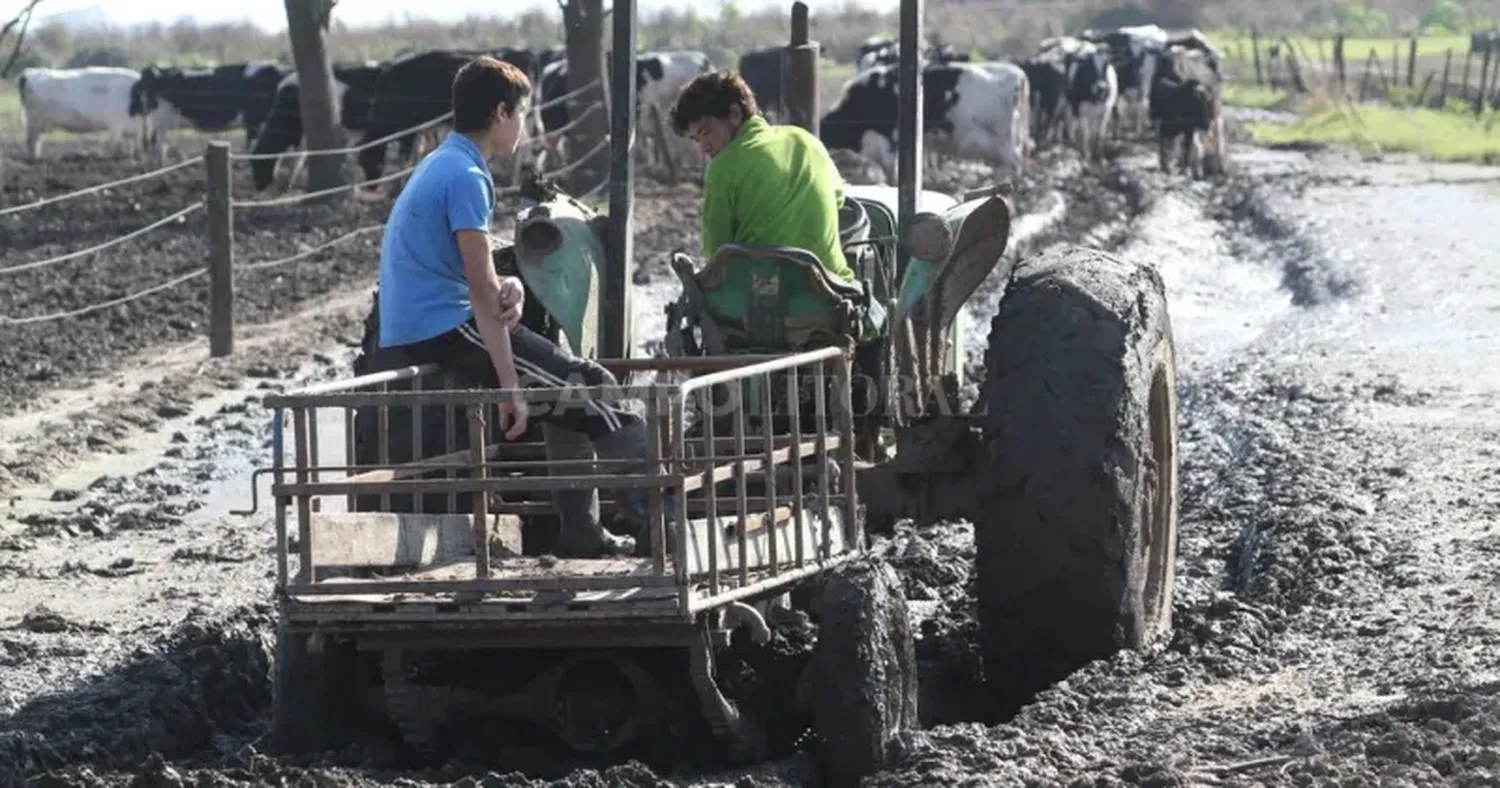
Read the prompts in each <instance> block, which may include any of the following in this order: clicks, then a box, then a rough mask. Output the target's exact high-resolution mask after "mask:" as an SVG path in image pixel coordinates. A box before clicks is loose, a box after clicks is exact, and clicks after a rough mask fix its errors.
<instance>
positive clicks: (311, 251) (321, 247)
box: [234, 223, 385, 271]
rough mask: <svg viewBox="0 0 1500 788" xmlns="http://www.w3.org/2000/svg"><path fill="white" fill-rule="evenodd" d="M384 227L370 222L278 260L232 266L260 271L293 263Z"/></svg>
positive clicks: (242, 269) (241, 269)
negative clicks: (368, 224) (367, 224)
mask: <svg viewBox="0 0 1500 788" xmlns="http://www.w3.org/2000/svg"><path fill="white" fill-rule="evenodd" d="M384 228H385V224H384V223H382V224H372V225H370V226H368V227H361V228H359V229H358V230H351V231H349V232H347V233H344V234H343V235H341V236H339V237H337V238H335V239H333V240H332V241H327V242H325V243H322V244H319V245H317V246H314V247H313V248H311V249H308V250H305V251H301V252H298V253H296V254H294V255H292V256H290V257H283V258H281V259H279V260H261V261H259V262H254V263H246V264H244V265H237V266H235V267H234V270H235V271H260V270H264V269H266V268H275V267H277V266H281V265H287V264H288V263H295V262H297V261H298V260H302V259H305V258H308V257H312V256H313V255H315V254H317V253H318V252H321V251H323V250H324V249H328V248H329V247H332V246H337V245H339V244H341V243H343V242H345V241H347V240H349V239H351V238H356V237H358V236H361V235H364V234H365V233H370V232H374V231H376V230H381V229H384Z"/></svg>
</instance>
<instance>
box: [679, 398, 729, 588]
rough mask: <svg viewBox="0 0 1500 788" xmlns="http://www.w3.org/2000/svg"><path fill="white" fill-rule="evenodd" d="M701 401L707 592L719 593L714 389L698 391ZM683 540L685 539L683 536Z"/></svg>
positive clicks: (718, 529) (718, 530) (719, 531)
mask: <svg viewBox="0 0 1500 788" xmlns="http://www.w3.org/2000/svg"><path fill="white" fill-rule="evenodd" d="M699 396H701V397H702V399H703V445H704V447H705V448H704V456H706V457H708V469H707V470H705V471H704V472H703V492H704V495H705V496H706V497H707V498H708V592H709V593H710V594H718V593H719V550H720V549H721V548H720V547H719V534H720V533H722V531H721V530H720V528H719V491H718V485H716V484H714V470H715V469H716V468H717V467H718V464H719V463H718V461H717V454H718V453H717V451H715V449H716V448H717V446H716V445H715V444H716V443H717V441H715V440H714V415H715V414H714V387H713V386H707V387H705V388H703V389H700V390H699ZM684 538H686V537H685V536H684Z"/></svg>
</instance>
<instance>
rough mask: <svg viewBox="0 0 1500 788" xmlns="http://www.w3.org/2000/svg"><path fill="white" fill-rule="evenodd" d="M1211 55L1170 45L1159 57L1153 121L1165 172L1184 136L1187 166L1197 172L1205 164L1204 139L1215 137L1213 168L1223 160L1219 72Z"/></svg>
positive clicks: (1153, 98)
mask: <svg viewBox="0 0 1500 788" xmlns="http://www.w3.org/2000/svg"><path fill="white" fill-rule="evenodd" d="M1209 61H1210V57H1209V56H1208V55H1206V54H1204V53H1203V52H1200V51H1198V50H1196V49H1188V48H1185V47H1172V48H1171V49H1168V50H1167V51H1165V52H1162V53H1161V54H1160V55H1159V56H1158V57H1157V66H1156V76H1155V79H1154V80H1153V82H1152V83H1151V120H1152V122H1153V123H1155V124H1156V134H1157V144H1158V156H1159V158H1160V162H1161V168H1162V171H1163V172H1166V171H1170V169H1171V167H1170V166H1169V165H1170V154H1171V149H1172V144H1173V142H1174V141H1175V140H1176V139H1177V138H1179V137H1181V138H1182V162H1183V167H1184V169H1187V168H1188V167H1191V168H1192V170H1193V174H1194V176H1196V177H1201V176H1202V174H1203V172H1204V169H1205V164H1206V162H1205V160H1204V156H1203V138H1202V137H1201V136H1199V135H1200V134H1203V135H1208V136H1210V137H1212V139H1213V143H1214V151H1213V153H1214V156H1213V157H1212V160H1213V162H1214V163H1213V165H1212V169H1214V170H1215V171H1217V170H1218V168H1219V167H1220V166H1222V163H1223V155H1224V127H1223V117H1222V115H1221V114H1220V110H1221V105H1222V99H1221V95H1220V88H1219V74H1218V72H1217V71H1215V70H1214V69H1213V67H1212V66H1211V65H1210V62H1209Z"/></svg>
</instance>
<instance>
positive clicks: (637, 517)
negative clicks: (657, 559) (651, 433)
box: [594, 419, 675, 557]
mask: <svg viewBox="0 0 1500 788" xmlns="http://www.w3.org/2000/svg"><path fill="white" fill-rule="evenodd" d="M594 448H595V449H597V450H598V452H599V459H601V460H624V461H625V462H622V463H615V464H612V465H607V466H604V470H605V471H606V472H609V473H615V474H630V475H635V474H641V473H645V472H646V453H647V451H648V450H649V449H650V446H649V444H648V441H647V434H646V424H645V422H643V421H641V420H640V419H631V420H629V421H626V422H625V423H624V424H623V425H621V426H620V428H619V429H618V430H615V431H614V432H611V433H610V434H608V435H606V436H604V437H603V438H599V439H596V440H595V441H594ZM615 500H617V501H619V502H620V517H621V519H622V520H624V522H625V530H628V531H629V532H630V533H633V534H635V554H636V555H637V556H640V557H646V556H649V555H651V530H650V522H651V488H649V487H627V488H621V489H618V490H616V491H615ZM673 500H674V499H673V496H671V495H670V494H663V495H662V510H663V512H664V513H665V514H666V520H667V523H668V526H669V527H670V525H671V523H672V522H673V521H674V520H675V518H674V517H673V516H672V513H673Z"/></svg>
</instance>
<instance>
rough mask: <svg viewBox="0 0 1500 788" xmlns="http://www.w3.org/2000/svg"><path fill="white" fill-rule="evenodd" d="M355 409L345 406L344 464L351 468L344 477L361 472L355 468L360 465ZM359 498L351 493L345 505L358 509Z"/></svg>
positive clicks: (353, 509)
mask: <svg viewBox="0 0 1500 788" xmlns="http://www.w3.org/2000/svg"><path fill="white" fill-rule="evenodd" d="M355 411H356V409H355V408H344V464H345V465H347V466H349V470H348V471H347V472H345V473H344V478H346V479H347V478H349V477H350V476H354V475H356V474H358V473H359V471H358V470H355V469H356V468H358V467H359V462H358V459H359V457H358V455H359V448H358V444H357V443H356V442H355V440H354V432H355V429H356V428H357V424H356V422H355V419H354V414H355ZM358 500H359V497H358V496H356V495H355V494H354V493H349V494H348V495H347V496H345V504H344V505H345V506H347V507H348V509H349V511H351V512H353V511H358V509H359V503H358Z"/></svg>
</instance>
